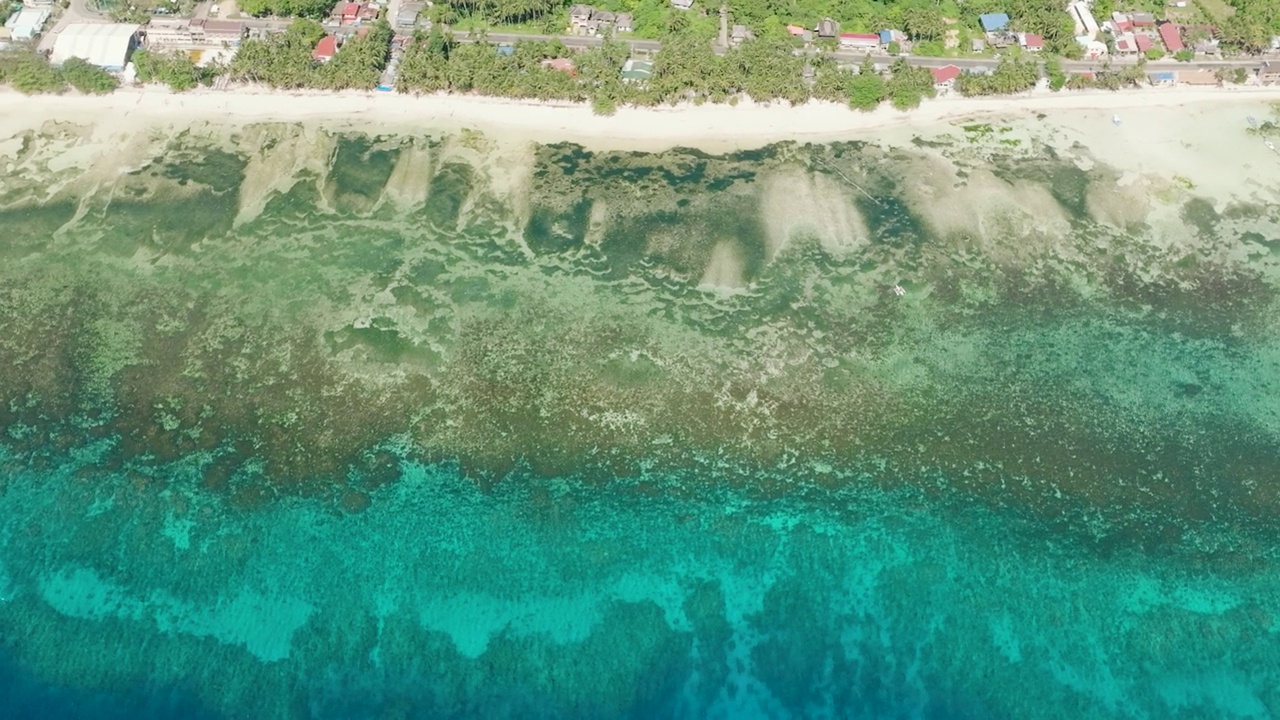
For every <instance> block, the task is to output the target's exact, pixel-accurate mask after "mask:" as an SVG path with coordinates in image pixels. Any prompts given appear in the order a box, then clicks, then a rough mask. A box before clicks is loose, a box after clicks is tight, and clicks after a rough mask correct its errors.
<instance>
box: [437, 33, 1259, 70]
mask: <svg viewBox="0 0 1280 720" xmlns="http://www.w3.org/2000/svg"><path fill="white" fill-rule="evenodd" d="M487 37H488V39H489V41H490V42H500V43H514V42H519V41H521V40H559V41H561V42H563V43H564V44H565V45H566V46H567V47H570V48H575V49H581V48H591V47H598V46H599V45H600V44H601V43H603V42H604V41H603V40H602V39H601V38H599V37H593V36H584V35H519V34H513V33H489V34H488V36H487ZM454 38H456V39H457V40H458V41H459V42H472V41H473V40H474V38H472V37H471V35H470V34H469V33H465V32H457V33H454ZM624 42H626V43H627V44H628V45H630V46H631V49H632V50H633V51H634V50H643V51H645V52H650V53H652V52H656V51H658V50H660V49H661V48H662V43H660V42H658V41H657V40H624ZM833 56H834V57H835V58H836V59H837V60H840V61H843V62H862V59H863V58H865V57H866V56H867V54H866V53H854V52H838V51H837V52H835V53H833ZM894 59H895V58H894V57H893V56H892V55H881V54H877V53H872V54H871V61H872V62H874V63H879V64H888V63H891V62H893V61H894ZM907 62H909V63H911V64H912V65H919V66H921V67H930V68H935V67H943V66H945V65H955V66H956V67H959V68H965V69H968V68H975V67H983V66H985V67H995V66H996V64H997V63H998V62H999V61H998V60H996V59H995V58H989V57H975V58H935V57H922V56H917V55H909V56H907ZM1137 62H1138V60H1137V59H1136V58H1134V59H1125V58H1116V59H1114V60H1112V61H1111V63H1110V65H1111V66H1112V67H1116V66H1122V65H1133V64H1136V63H1137ZM1261 62H1262V60H1261V59H1259V58H1248V59H1239V60H1197V61H1194V62H1189V63H1185V62H1177V61H1175V60H1157V61H1154V62H1148V63H1147V68H1148V69H1150V70H1151V71H1152V72H1156V71H1160V70H1217V69H1219V68H1224V67H1246V68H1254V67H1257V66H1258V64H1259V63H1261ZM1106 66H1107V63H1105V62H1096V61H1092V60H1064V61H1063V63H1062V69H1063V70H1066V71H1068V72H1094V71H1098V70H1102V69H1103V68H1105V67H1106Z"/></svg>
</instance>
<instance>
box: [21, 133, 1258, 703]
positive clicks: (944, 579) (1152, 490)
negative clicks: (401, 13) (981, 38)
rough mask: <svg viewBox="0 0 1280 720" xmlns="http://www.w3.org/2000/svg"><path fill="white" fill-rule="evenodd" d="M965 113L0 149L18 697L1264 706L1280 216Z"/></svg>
mask: <svg viewBox="0 0 1280 720" xmlns="http://www.w3.org/2000/svg"><path fill="white" fill-rule="evenodd" d="M965 132H966V131H964V130H963V129H962V128H958V129H956V131H955V133H954V135H955V136H956V137H951V138H949V139H948V138H934V139H931V140H929V141H928V142H922V143H920V147H917V148H914V149H901V148H890V149H883V148H878V147H875V146H871V145H864V144H859V143H847V144H837V145H831V146H798V145H793V144H784V145H776V146H771V147H769V148H764V149H761V150H759V151H753V152H749V153H739V154H735V155H723V156H721V155H710V154H706V153H701V152H696V151H688V150H673V151H670V152H667V153H659V154H646V153H621V152H619V153H591V152H587V151H585V150H583V149H581V148H577V147H574V146H568V145H562V146H542V147H537V146H531V145H527V144H522V143H516V142H505V141H503V140H502V139H500V138H488V137H485V136H482V135H479V134H476V133H463V134H461V135H453V136H444V135H442V136H433V137H425V136H423V137H409V136H403V137H401V136H387V137H369V136H365V135H362V134H359V133H350V132H347V133H340V132H335V131H329V130H325V129H322V128H302V127H295V126H273V125H264V126H251V127H247V128H238V129H220V128H202V129H198V130H196V129H193V130H191V131H189V132H187V133H182V134H177V135H175V134H173V133H167V134H166V133H161V132H152V133H150V134H148V135H144V134H139V135H138V136H136V137H135V136H130V137H126V138H121V139H120V141H119V142H116V143H110V144H108V145H105V146H98V145H94V142H95V141H94V140H93V139H92V138H91V133H89V132H88V131H87V129H85V128H80V127H76V126H69V125H60V126H54V127H46V128H44V129H43V130H41V132H39V133H30V134H28V135H26V136H24V137H22V138H20V139H19V140H20V142H11V143H9V144H7V145H0V150H4V149H5V148H8V149H7V150H4V151H5V152H10V153H11V155H10V156H9V160H8V161H7V162H11V167H10V171H9V173H8V174H7V175H6V177H5V178H4V179H3V180H0V237H3V238H4V241H3V242H0V257H3V258H4V262H3V263H0V281H2V282H0V398H3V400H4V402H3V404H2V405H0V432H2V433H3V435H2V436H0V439H2V442H0V697H3V698H4V699H5V700H6V701H7V703H8V707H9V708H12V709H13V710H12V711H11V712H10V713H9V714H8V716H10V717H21V718H26V717H31V718H36V717H40V718H44V717H58V716H65V717H121V718H123V717H129V718H135V717H209V718H223V717H280V718H286V717H287V718H306V717H317V718H383V717H387V718H391V717H395V718H409V717H411V718H438V717H511V718H516V717H519V718H525V717H564V718H611V717H645V718H649V717H690V718H692V717H699V718H701V717H715V718H789V717H794V718H802V717H803V718H810V717H813V718H823V717H830V718H836V717H884V718H890V717H895V718H896V717H921V718H962V717H963V718H1022V717H1063V718H1078V717H1125V718H1130V717H1132V718H1200V717H1215V718H1216V717H1238V718H1266V717H1273V716H1277V715H1280V637H1277V635H1278V634H1280V620H1278V619H1277V618H1278V617H1280V616H1278V613H1280V567H1278V566H1277V564H1276V560H1277V557H1276V556H1277V543H1276V539H1277V537H1278V535H1277V532H1278V530H1280V527H1277V522H1276V518H1277V517H1280V513H1278V512H1277V511H1280V485H1277V482H1276V480H1277V477H1280V473H1278V471H1280V320H1277V318H1280V314H1278V313H1277V310H1278V309H1280V303H1278V302H1277V292H1276V291H1277V288H1280V283H1278V282H1277V280H1278V279H1280V277H1278V275H1280V256H1277V255H1276V248H1278V247H1280V243H1278V239H1280V217H1278V216H1277V213H1278V211H1277V210H1276V209H1275V208H1273V207H1271V206H1268V205H1265V204H1258V203H1257V202H1251V203H1248V204H1246V203H1243V202H1239V201H1230V200H1222V199H1206V198H1202V197H1199V196H1197V195H1195V194H1194V192H1192V191H1191V190H1189V189H1188V188H1186V187H1185V183H1180V182H1169V183H1167V184H1164V185H1161V184H1158V183H1155V181H1150V183H1151V184H1150V185H1149V186H1147V187H1146V189H1145V190H1144V192H1145V193H1146V195H1144V196H1142V197H1137V196H1132V195H1130V196H1123V192H1121V191H1120V190H1118V189H1117V187H1118V186H1117V185H1116V175H1115V173H1114V172H1113V171H1111V170H1108V169H1107V167H1106V166H1105V163H1097V164H1095V165H1094V166H1093V169H1092V170H1089V171H1085V170H1082V169H1080V166H1078V165H1076V164H1072V163H1070V162H1068V161H1065V160H1061V159H1059V157H1058V156H1057V155H1056V154H1055V153H1053V152H1051V151H1050V150H1048V149H1045V148H1037V147H1024V148H1022V149H1019V150H1017V153H1018V154H1016V155H1010V153H1014V150H1012V149H1011V147H1012V146H1011V145H1009V144H1001V143H1000V142H999V139H1000V138H1001V137H1003V133H1002V132H1001V131H999V130H992V131H990V132H988V133H985V134H978V135H979V136H974V137H970V136H972V135H975V134H974V133H969V135H970V136H966V135H965ZM985 135H992V136H993V138H995V139H993V140H991V141H990V142H989V143H988V144H987V145H984V144H983V143H984V142H988V141H986V140H983V139H982V137H985ZM957 138H960V139H957ZM966 138H967V139H966ZM246 148H253V149H252V150H246ZM939 148H941V149H939ZM855 183H856V186H855V185H854V184H855ZM1124 192H1131V191H1124ZM1135 207H1141V208H1145V209H1143V210H1141V211H1139V210H1135V209H1134V208H1135ZM894 285H901V286H902V288H903V290H904V293H905V294H904V295H902V296H899V295H897V294H896V293H894V292H893V289H892V288H893V287H894Z"/></svg>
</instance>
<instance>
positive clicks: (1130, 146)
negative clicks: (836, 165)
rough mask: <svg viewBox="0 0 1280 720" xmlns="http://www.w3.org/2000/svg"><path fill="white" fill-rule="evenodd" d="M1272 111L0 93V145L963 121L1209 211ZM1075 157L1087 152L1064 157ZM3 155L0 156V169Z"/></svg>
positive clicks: (1059, 101) (1251, 174)
mask: <svg viewBox="0 0 1280 720" xmlns="http://www.w3.org/2000/svg"><path fill="white" fill-rule="evenodd" d="M1274 103H1280V87H1232V88H1196V87H1168V88H1148V89H1143V90H1135V91H1122V92H1108V91H1074V92H1058V93H1053V92H1049V91H1040V92H1034V93H1029V94H1025V95H1021V96H1013V97H990V98H963V97H958V96H952V97H944V98H938V99H934V100H930V101H926V102H925V103H924V104H923V105H922V106H921V107H919V108H917V109H915V110H911V111H909V112H899V111H896V110H893V109H892V108H890V107H888V106H883V107H881V108H880V109H879V110H876V111H874V112H869V113H866V112H856V111H852V110H849V109H848V108H847V107H845V106H843V105H837V104H833V103H817V102H815V103H809V104H806V105H803V106H799V107H790V106H785V105H768V106H766V105H756V104H753V103H751V102H749V101H746V102H742V103H740V104H738V105H736V106H727V105H701V106H693V105H687V106H679V107H664V108H643V109H641V108H622V109H620V110H619V111H618V112H617V114H615V115H613V116H608V117H605V116H599V115H595V114H593V113H592V112H591V109H590V108H589V107H588V106H586V105H581V104H565V103H544V102H534V101H518V100H511V99H502V98H492V97H480V96H460V95H432V96H421V97H415V96H407V95H400V94H396V93H379V92H343V93H332V92H314V91H313V92H292V93H286V92H279V91H271V90H267V89H260V90H258V89H252V88H246V89H240V90H235V91H214V90H199V91H195V92H189V93H182V94H174V93H172V92H170V91H168V90H167V89H166V88H162V87H154V86H152V87H146V88H125V89H121V90H119V91H117V92H115V93H112V94H110V95H105V96H92V97H86V96H77V95H47V96H31V97H28V96H23V95H19V94H16V93H13V92H11V91H0V108H4V110H3V112H0V139H4V138H15V136H16V135H18V134H19V133H22V132H23V131H25V130H29V129H36V128H40V127H42V126H44V125H45V124H46V123H47V122H49V121H61V122H71V123H74V124H76V125H80V126H82V127H87V126H92V131H91V134H92V144H96V145H98V146H99V147H104V146H112V145H118V144H119V143H120V142H122V141H124V140H126V139H127V138H129V137H130V136H132V135H135V134H136V133H137V131H138V130H139V129H141V128H173V129H178V128H185V127H192V126H197V125H206V124H207V125H214V126H231V127H234V126H238V125H245V124H253V123H262V122H297V123H303V124H313V123H314V124H320V125H326V126H332V127H334V128H337V129H356V130H364V131H368V132H371V133H378V134H393V133H415V134H417V133H432V132H450V131H457V130H461V129H472V130H478V131H481V132H483V133H485V134H486V135H488V136H489V137H490V138H492V139H494V140H496V141H497V142H499V143H501V144H511V145H513V146H514V145H516V144H522V143H528V142H530V141H536V142H561V141H567V142H574V143H578V144H580V145H583V146H585V147H587V148H588V149H592V150H610V149H624V150H651V151H659V150H663V149H667V148H670V147H674V146H685V147H695V148H699V149H702V150H706V151H711V152H719V151H732V150H739V149H747V148H752V147H759V146H762V145H765V144H769V143H773V142H778V141H787V140H790V141H797V142H829V141H837V140H863V141H869V142H875V143H878V144H882V145H887V146H905V145H909V144H910V143H911V142H912V140H913V139H916V138H923V139H929V138H938V137H944V136H952V137H954V136H955V135H956V134H962V133H963V130H962V128H961V126H962V125H965V124H969V123H999V124H1001V125H1002V126H1003V127H1005V128H1006V129H1007V130H1008V131H1010V132H1011V133H1012V134H1010V135H1007V136H1005V138H1006V140H1007V141H1009V142H1012V141H1013V140H1015V139H1021V140H1023V141H1031V142H1035V143H1039V144H1045V145H1049V146H1052V147H1055V148H1057V149H1059V151H1060V153H1065V154H1067V155H1068V156H1072V155H1079V162H1081V163H1089V162H1092V161H1093V160H1101V161H1103V162H1105V163H1106V164H1107V165H1109V166H1111V167H1113V168H1115V169H1116V170H1118V171H1120V172H1122V173H1128V174H1130V175H1132V176H1133V177H1140V176H1159V177H1162V178H1165V179H1166V180H1168V179H1171V178H1186V179H1187V180H1188V182H1189V183H1193V184H1194V186H1195V191H1196V193H1197V194H1200V195H1203V196H1205V197H1211V198H1216V199H1218V200H1225V199H1227V198H1241V197H1243V196H1251V197H1253V198H1254V199H1263V200H1268V201H1273V200H1275V199H1276V197H1277V196H1278V193H1280V153H1277V152H1275V151H1272V150H1269V149H1268V148H1267V147H1266V146H1265V145H1264V142H1263V139H1262V138H1260V137H1257V136H1255V135H1250V134H1248V133H1247V132H1246V131H1245V130H1246V129H1247V119H1248V118H1249V117H1255V118H1257V119H1258V121H1262V120H1265V119H1268V118H1272V117H1273V108H1272V104H1274ZM1117 119H1118V120H1119V122H1118V123H1117V122H1116V120H1117ZM86 139H87V138H86ZM6 144H11V143H6ZM1024 147H1025V145H1024ZM1081 148H1084V149H1087V152H1080V153H1075V152H1074V150H1073V149H1081ZM84 151H88V150H87V148H86V149H85V150H84ZM4 154H5V153H4V149H3V148H0V162H3V155H4ZM1122 182H1123V179H1122Z"/></svg>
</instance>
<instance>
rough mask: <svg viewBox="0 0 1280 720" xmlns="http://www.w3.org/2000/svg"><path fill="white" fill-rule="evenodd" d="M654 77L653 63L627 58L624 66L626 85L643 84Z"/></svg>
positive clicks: (623, 72)
mask: <svg viewBox="0 0 1280 720" xmlns="http://www.w3.org/2000/svg"><path fill="white" fill-rule="evenodd" d="M652 75H653V63H652V62H651V61H649V60H638V59H636V58H627V61H626V62H625V63H623V65H622V81H623V82H626V83H642V82H644V81H646V80H648V79H649V77H650V76H652Z"/></svg>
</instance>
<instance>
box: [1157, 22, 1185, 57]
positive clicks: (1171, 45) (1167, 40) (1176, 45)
mask: <svg viewBox="0 0 1280 720" xmlns="http://www.w3.org/2000/svg"><path fill="white" fill-rule="evenodd" d="M1159 30H1160V39H1161V40H1163V41H1164V47H1165V49H1166V50H1168V51H1169V52H1171V53H1176V52H1178V51H1179V50H1185V49H1186V48H1187V46H1186V45H1184V44H1183V43H1182V33H1181V32H1180V31H1179V30H1178V26H1177V25H1174V24H1173V23H1171V22H1166V23H1160V27H1159Z"/></svg>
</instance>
